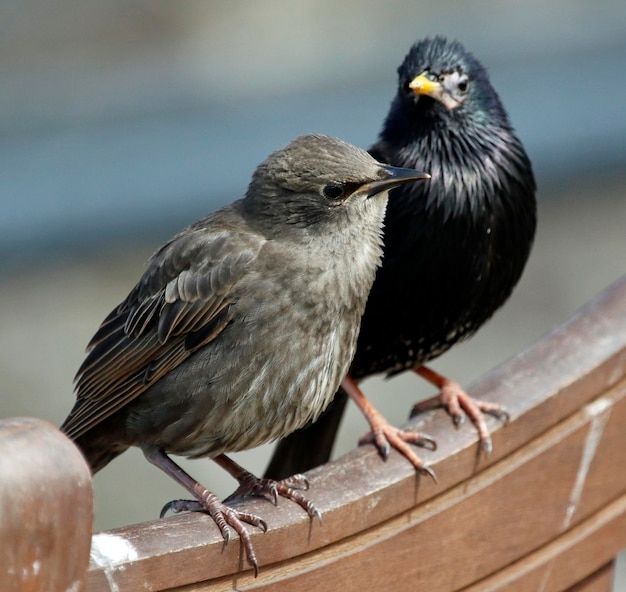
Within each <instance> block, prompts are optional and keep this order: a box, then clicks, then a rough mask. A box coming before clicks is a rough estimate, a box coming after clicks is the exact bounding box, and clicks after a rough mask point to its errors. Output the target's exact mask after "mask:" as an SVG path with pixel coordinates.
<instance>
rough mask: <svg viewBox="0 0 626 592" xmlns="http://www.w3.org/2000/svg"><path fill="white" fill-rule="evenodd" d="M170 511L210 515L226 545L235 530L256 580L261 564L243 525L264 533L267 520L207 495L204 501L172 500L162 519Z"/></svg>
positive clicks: (166, 505) (164, 509) (165, 506)
mask: <svg viewBox="0 0 626 592" xmlns="http://www.w3.org/2000/svg"><path fill="white" fill-rule="evenodd" d="M207 493H208V492H207ZM168 511H171V512H172V513H174V514H177V513H179V512H204V513H206V514H209V515H210V516H211V518H213V521H214V522H215V524H217V527H218V528H219V530H220V533H221V534H222V537H223V539H224V544H225V545H228V543H229V542H230V540H231V537H232V531H233V530H234V531H235V532H236V533H237V534H238V535H239V538H240V539H241V544H242V545H243V547H244V549H245V552H246V558H247V560H248V563H249V564H250V565H251V566H252V569H253V570H254V577H255V578H256V577H257V576H258V574H259V564H258V562H257V558H256V553H255V552H254V547H253V546H252V541H251V539H250V534H249V533H248V531H247V530H246V528H245V526H244V524H243V523H244V522H245V523H247V524H250V525H251V526H254V527H256V528H259V529H260V530H262V531H263V532H267V522H265V520H263V519H262V518H260V517H259V516H256V515H255V514H250V513H248V512H240V511H238V510H235V509H233V508H229V507H228V506H226V505H225V503H224V502H221V501H220V500H219V499H218V498H217V497H215V496H214V495H213V494H210V495H207V498H206V499H203V500H202V501H200V500H184V499H179V500H172V501H170V502H168V503H167V504H165V505H164V506H163V508H162V510H161V514H160V517H161V518H163V516H165V514H166V513H167V512H168Z"/></svg>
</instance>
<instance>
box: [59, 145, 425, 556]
mask: <svg viewBox="0 0 626 592" xmlns="http://www.w3.org/2000/svg"><path fill="white" fill-rule="evenodd" d="M426 177H427V176H426V175H424V174H422V173H417V171H406V170H402V169H393V168H392V167H387V166H383V165H382V164H380V163H378V162H376V161H375V160H374V159H373V158H372V157H371V156H370V155H369V154H368V153H367V152H365V151H363V150H360V149H358V148H356V147H354V146H351V145H350V144H347V143H345V142H342V141H340V140H337V139H335V138H329V137H327V136H319V135H309V136H301V137H300V138H298V139H296V140H294V141H293V142H292V143H291V144H289V145H288V146H287V147H286V148H284V149H283V150H279V151H277V152H275V153H273V154H272V155H270V156H269V157H268V159H267V160H266V161H265V162H263V163H262V164H261V165H259V167H258V168H257V170H256V172H255V174H254V176H253V179H252V182H251V183H250V186H249V188H248V191H247V193H246V196H245V197H244V198H243V199H242V200H239V201H237V202H234V203H233V204H231V205H229V206H226V207H225V208H223V209H221V210H219V211H217V212H215V213H213V214H211V215H210V216H208V217H206V218H204V219H203V220H200V221H199V222H196V223H195V224H193V225H192V226H190V227H189V228H187V229H185V230H183V231H182V232H180V233H179V234H178V235H176V236H175V237H174V238H173V239H171V240H170V241H169V242H168V243H166V244H165V245H164V246H163V247H161V248H160V249H159V250H158V251H157V252H156V253H155V254H154V255H153V256H152V258H151V259H150V261H149V262H148V266H147V269H146V271H145V273H144V274H143V276H142V278H141V279H140V280H139V282H138V283H137V285H136V286H135V287H134V288H133V289H132V290H131V292H130V294H129V295H128V297H127V298H126V299H125V300H124V301H123V302H122V303H121V304H120V305H119V306H117V307H116V308H115V309H114V310H113V311H112V312H111V314H110V315H109V316H108V317H107V318H106V319H105V321H104V322H103V323H102V325H101V327H100V329H99V330H98V331H97V333H96V334H95V336H94V337H93V339H92V340H91V342H90V344H89V348H88V355H87V357H86V359H85V361H84V363H83V364H82V366H81V367H80V369H79V370H78V373H77V376H76V395H77V400H76V403H75V405H74V408H73V409H72V411H71V412H70V414H69V416H68V418H67V419H66V420H65V422H64V423H63V425H62V426H61V429H62V430H63V431H64V432H65V433H66V434H67V435H68V436H69V437H71V438H72V439H74V440H75V441H76V443H77V444H78V446H79V447H80V448H81V450H82V451H83V453H84V454H85V457H86V459H87V461H88V462H89V464H90V466H91V468H92V471H93V472H96V471H98V470H100V469H101V468H103V467H104V466H105V465H106V464H107V463H108V462H109V461H111V460H112V459H113V458H115V456H117V455H118V454H121V453H122V452H123V451H124V450H126V449H127V448H128V447H129V446H138V447H140V448H141V449H142V451H143V452H144V454H145V455H146V457H147V458H148V460H150V462H153V463H154V464H155V465H157V466H159V467H160V468H161V469H163V470H164V471H165V472H166V473H168V474H169V475H170V476H172V477H173V478H174V479H176V480H177V481H178V482H179V483H180V484H181V485H183V486H185V487H186V488H187V489H188V490H189V491H190V492H191V493H192V494H193V495H194V496H196V498H197V500H198V502H199V503H198V502H193V504H195V505H193V506H189V505H188V504H187V505H186V506H185V507H187V508H189V507H193V509H197V508H196V506H198V505H199V506H200V509H202V510H206V511H208V512H209V513H210V514H211V515H212V516H213V517H214V518H215V521H216V522H217V524H218V526H220V529H221V530H222V532H223V533H224V535H225V536H227V529H228V527H227V526H226V524H227V523H228V524H230V525H231V526H233V527H234V528H235V529H236V530H237V532H238V533H239V534H240V535H241V537H242V539H244V543H245V545H246V549H247V553H248V559H249V561H250V563H252V564H253V565H254V566H255V568H256V559H255V558H254V553H253V550H252V546H251V543H250V542H249V539H247V538H246V537H247V534H246V532H245V530H244V529H243V527H242V525H241V522H240V521H241V520H243V521H247V522H249V523H251V524H254V525H256V526H262V525H263V523H262V521H261V520H260V519H259V518H257V517H254V516H252V517H251V516H250V515H247V514H241V513H238V512H236V511H235V510H232V509H230V508H227V507H226V506H224V504H222V503H221V502H219V500H217V499H216V498H215V496H213V494H211V493H210V492H208V491H207V490H206V489H204V488H202V487H201V486H200V485H199V484H198V483H197V482H195V481H194V480H193V479H192V478H191V477H189V476H188V475H186V474H185V473H184V472H183V471H182V469H180V467H178V466H177V465H175V464H174V463H173V462H172V461H171V460H170V459H169V458H168V457H167V455H168V454H178V455H183V456H188V457H199V456H207V457H210V458H216V457H220V455H223V453H225V452H229V451H238V450H243V449H246V448H251V447H253V446H257V445H259V444H262V443H264V442H268V441H271V440H274V439H277V438H279V437H281V436H284V435H286V434H288V433H289V432H290V431H292V430H295V429H296V428H298V427H300V426H302V425H304V424H305V423H306V422H307V421H308V420H310V419H315V418H316V417H317V416H318V415H319V413H320V412H321V411H322V410H323V409H324V408H325V407H326V405H327V404H328V403H329V401H330V400H331V398H332V396H333V395H334V393H335V391H336V390H337V388H338V386H339V383H340V381H341V380H342V378H343V377H344V375H345V374H346V372H347V371H348V368H349V364H350V361H351V359H352V357H353V354H354V351H355V348H356V339H357V334H358V330H359V323H360V319H361V315H362V314H363V310H364V308H365V302H366V299H367V295H368V292H369V290H370V287H371V285H372V282H373V281H374V276H375V272H376V268H377V267H378V265H379V263H380V259H381V255H382V248H381V247H382V242H381V234H382V232H381V227H382V221H383V217H384V212H385V206H386V202H387V197H386V195H387V191H388V189H389V188H391V187H393V186H396V185H399V184H400V183H403V182H407V181H408V180H415V179H418V178H426ZM218 460H219V459H218ZM220 464H221V466H224V467H225V468H227V470H231V471H233V473H232V474H233V475H234V476H236V477H237V478H240V479H241V482H242V485H243V483H244V482H245V483H249V482H250V479H249V477H248V476H245V477H244V476H243V469H241V467H236V466H235V467H233V466H232V465H233V463H232V462H231V461H230V460H229V459H223V458H222V459H221V461H220ZM228 467H230V468H228ZM263 487H265V489H267V484H263ZM270 492H273V494H274V495H275V493H276V484H274V485H270ZM278 493H280V494H281V495H285V497H290V498H291V499H293V500H294V501H298V503H300V504H301V505H302V506H303V507H304V508H305V509H307V511H309V513H310V514H311V515H313V514H315V512H316V510H314V508H313V506H312V505H311V504H309V503H308V502H307V501H306V500H304V499H303V498H302V497H301V494H293V492H292V491H291V490H289V487H283V489H282V490H281V489H278ZM298 495H300V497H298Z"/></svg>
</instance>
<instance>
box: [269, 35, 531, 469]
mask: <svg viewBox="0 0 626 592" xmlns="http://www.w3.org/2000/svg"><path fill="white" fill-rule="evenodd" d="M370 153H371V154H372V155H373V156H374V157H375V158H377V159H379V160H383V161H385V162H389V163H390V164H392V165H395V166H400V167H414V168H418V169H421V168H423V169H425V170H427V171H428V172H429V173H430V174H431V175H432V179H431V180H430V182H429V183H425V184H414V185H411V186H406V187H401V188H398V189H397V190H395V191H393V192H392V196H391V199H390V202H389V208H388V209H387V214H386V218H385V239H384V240H385V256H384V259H383V266H382V267H381V268H380V269H379V271H378V272H377V276H376V281H375V282H374V286H373V288H372V291H371V293H370V297H369V300H368V302H367V307H366V309H365V314H364V317H363V319H362V323H361V333H360V335H359V340H358V345H357V353H356V355H355V358H354V360H353V362H352V366H351V369H350V377H351V379H347V380H346V382H345V383H344V386H345V389H344V391H345V392H347V393H348V394H349V396H350V397H351V398H352V399H353V400H354V401H355V402H356V403H357V404H358V405H359V407H360V408H361V410H362V411H363V413H364V414H365V416H366V418H367V419H368V421H369V423H370V426H371V428H372V433H371V435H370V436H368V438H366V440H369V441H371V440H373V441H374V442H375V443H376V444H377V446H378V449H379V451H380V452H381V453H382V454H383V456H386V454H388V452H389V449H390V447H394V448H396V449H397V450H399V451H400V452H401V453H402V454H404V455H405V456H406V457H407V458H408V459H409V460H410V461H411V462H412V463H413V465H414V466H415V467H416V468H418V469H423V468H424V466H423V464H422V461H421V459H420V458H419V457H418V456H417V455H416V454H415V452H414V451H413V449H412V447H411V446H409V445H408V444H410V443H424V438H423V436H422V437H420V435H419V434H417V433H415V432H409V431H404V430H401V429H397V428H395V427H394V426H391V425H390V424H388V423H387V422H386V421H385V420H384V418H383V417H382V416H381V415H380V414H379V413H378V412H377V411H376V410H375V409H374V408H373V407H372V406H371V404H370V403H369V401H367V399H365V397H364V396H363V394H362V393H361V392H360V390H359V388H358V385H357V382H356V381H357V380H360V379H362V378H365V377H367V376H371V375H373V374H377V373H381V372H384V373H386V374H387V375H388V376H390V375H394V374H397V373H399V372H403V371H406V370H412V371H413V372H415V373H416V374H418V375H419V376H421V377H422V378H425V379H426V380H427V381H429V382H431V383H432V384H433V385H435V386H436V387H437V388H438V389H439V390H440V392H439V395H437V396H436V397H434V398H432V399H430V400H428V401H426V402H422V403H419V404H418V405H416V406H415V407H414V410H413V412H414V413H416V412H419V411H422V410H424V409H428V408H432V407H434V406H440V405H443V406H444V407H445V408H446V409H447V411H448V413H449V414H450V415H451V416H452V418H453V420H454V423H455V424H456V425H459V424H460V423H461V422H462V421H463V419H464V417H465V416H466V415H467V416H468V417H469V418H470V420H471V421H472V422H473V423H474V424H475V425H476V428H477V429H478V433H479V437H480V441H481V445H482V449H483V450H486V451H489V450H491V438H490V434H489V430H488V429H487V424H486V422H485V418H484V414H485V413H489V414H493V415H496V416H497V417H500V418H502V419H506V413H505V412H504V410H502V409H500V407H499V406H498V405H496V404H494V403H490V402H486V401H478V400H475V399H472V398H471V397H469V396H468V395H467V393H465V391H464V390H463V389H462V388H461V387H460V385H459V384H458V383H456V382H454V381H453V380H450V379H449V378H447V377H445V376H442V375H440V374H438V373H437V372H435V371H434V370H433V369H432V368H430V367H427V366H425V365H424V364H426V363H427V362H429V361H430V360H433V359H435V358H437V357H438V356H440V355H441V354H442V353H444V352H445V351H447V350H448V349H449V348H450V347H452V346H453V345H454V344H456V343H458V342H460V341H463V340H465V339H467V338H469V337H470V336H472V335H473V334H474V333H475V332H476V331H477V330H478V329H479V328H480V327H481V326H482V325H483V324H484V323H485V322H486V321H487V320H488V319H489V318H490V317H491V316H492V315H493V313H494V312H495V311H496V310H497V309H498V308H500V307H501V306H502V305H503V304H504V303H505V302H506V301H507V299H508V298H509V296H510V295H511V292H512V291H513V288H514V287H515V285H516V284H517V282H518V281H519V279H520V277H521V275H522V272H523V270H524V267H525V265H526V261H527V260H528V257H529V254H530V249H531V246H532V243H533V238H534V236H535V227H536V202H535V179H534V176H533V171H532V166H531V163H530V160H529V158H528V156H527V154H526V151H525V150H524V146H523V145H522V142H521V141H520V140H519V138H518V137H517V135H516V134H515V132H514V130H513V127H512V125H511V122H510V121H509V117H508V115H507V113H506V111H505V109H504V107H503V105H502V102H501V100H500V98H499V97H498V94H497V92H496V91H495V89H494V88H493V86H492V84H491V82H490V80H489V76H488V74H487V71H486V69H485V68H484V66H483V65H482V64H481V63H480V62H479V61H478V60H477V59H476V58H475V57H474V56H473V55H472V54H471V53H470V52H468V51H467V50H466V49H465V48H464V47H463V45H461V44H460V43H459V42H457V41H449V40H447V39H445V38H443V37H434V38H430V39H424V40H421V41H419V42H417V43H415V45H413V47H411V49H410V50H409V52H408V54H407V55H406V57H405V59H404V61H403V62H402V64H401V65H400V67H399V68H398V87H397V92H396V95H395V97H394V99H393V101H392V103H391V108H390V110H389V114H388V115H387V117H386V119H385V122H384V124H383V127H382V130H381V133H380V136H379V138H378V141H377V142H376V143H375V144H374V145H373V146H372V148H371V149H370ZM344 391H340V392H339V393H338V395H337V397H335V399H334V401H333V403H332V405H331V406H330V407H329V408H328V410H327V411H326V413H325V414H324V415H323V416H322V417H321V418H320V420H319V421H318V422H317V423H316V424H313V425H311V426H309V427H307V428H305V429H304V430H302V431H299V432H296V433H293V434H291V435H290V436H289V438H288V439H286V440H284V441H281V442H280V444H279V446H278V447H277V450H276V452H275V454H274V456H273V458H272V462H271V463H270V466H269V467H268V469H267V472H266V474H267V475H270V476H272V477H279V476H281V475H290V474H292V473H293V472H300V471H305V470H308V469H309V468H311V467H314V466H317V465H318V464H321V463H322V462H325V461H326V460H327V459H328V457H329V456H330V452H331V449H332V444H333V441H334V435H335V432H336V430H337V428H338V425H339V422H340V419H341V414H342V412H343V408H344V406H345V403H346V400H347V399H346V395H345V394H344Z"/></svg>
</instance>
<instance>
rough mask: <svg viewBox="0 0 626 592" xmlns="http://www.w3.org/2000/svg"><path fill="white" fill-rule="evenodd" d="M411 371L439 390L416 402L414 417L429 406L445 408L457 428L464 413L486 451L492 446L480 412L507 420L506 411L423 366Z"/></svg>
mask: <svg viewBox="0 0 626 592" xmlns="http://www.w3.org/2000/svg"><path fill="white" fill-rule="evenodd" d="M413 372H415V373H416V374H417V375H418V376H421V377H422V378H424V379H425V380H427V381H428V382H430V383H431V384H433V385H434V386H436V387H437V388H438V389H439V394H438V395H436V396H435V397H432V398H430V399H426V400H425V401H421V402H419V403H417V404H415V405H414V406H413V409H412V410H411V417H415V416H416V415H417V414H418V413H422V412H424V411H428V410H430V409H435V408H437V407H444V408H445V410H446V411H447V412H448V415H450V417H451V418H452V421H453V422H454V425H455V426H457V427H458V426H460V425H461V424H462V423H463V422H464V421H465V415H467V416H468V417H469V418H470V420H471V422H472V423H473V424H474V425H475V426H476V429H477V430H478V436H479V438H480V445H481V448H482V449H483V450H484V451H485V452H486V453H487V454H489V453H490V452H491V450H492V448H493V445H492V443H491V435H490V433H489V429H488V428H487V424H486V422H485V417H484V415H483V414H484V413H489V414H490V415H493V416H494V417H496V418H498V419H500V420H502V421H504V422H505V423H506V422H507V421H508V420H509V414H508V413H507V412H506V410H505V409H504V408H503V407H501V406H500V405H498V404H497V403H490V402H488V401H481V400H480V399H474V398H472V397H470V396H469V395H468V394H467V393H466V392H465V391H464V390H463V388H462V387H461V385H460V384H459V383H457V382H454V381H453V380H450V379H449V378H446V377H445V376H443V375H441V374H438V373H437V372H435V371H434V370H431V369H430V368H427V367H426V366H416V367H415V368H413ZM463 412H465V413H463Z"/></svg>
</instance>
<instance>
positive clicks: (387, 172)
mask: <svg viewBox="0 0 626 592" xmlns="http://www.w3.org/2000/svg"><path fill="white" fill-rule="evenodd" d="M427 178H428V175H427V174H426V173H423V172H419V171H415V170H412V169H402V168H397V167H391V166H387V165H385V164H381V163H380V162H378V161H376V160H375V159H374V158H372V157H371V156H370V155H369V154H368V153H367V152H366V151H364V150H361V149H360V148H357V147H356V146H353V145H352V144H348V143H347V142H344V141H342V140H338V139H337V138H333V137H330V136H324V135H319V134H309V135H305V136H300V137H298V138H296V139H295V140H294V141H292V142H291V143H290V144H288V145H287V146H286V147H285V148H283V149H281V150H277V151H276V152H274V153H272V154H271V155H270V156H269V157H268V158H267V159H266V160H265V161H264V162H263V163H261V164H260V165H259V167H258V168H257V170H256V171H255V173H254V175H253V177H252V182H251V183H250V186H249V188H248V192H247V194H246V198H245V200H244V206H245V207H246V208H247V209H249V211H253V212H254V213H255V217H256V218H257V219H259V220H264V221H265V225H266V226H268V227H269V226H271V228H272V229H275V231H276V232H280V231H281V228H282V229H285V230H286V229H289V228H290V227H294V226H295V227H300V228H302V227H305V228H314V227H316V226H319V225H323V224H325V223H335V224H340V225H342V224H346V223H348V224H349V223H351V222H352V221H356V222H355V223H356V224H360V223H369V222H366V219H368V220H369V219H371V220H374V219H378V222H377V223H378V224H380V223H382V217H383V215H384V209H385V204H386V195H387V192H388V191H389V190H390V189H392V188H393V187H396V186H398V185H401V184H403V183H407V182H410V181H415V180H419V179H427ZM375 197H377V199H372V198H375ZM359 219H362V220H359ZM357 220H358V221H357ZM355 230H359V229H355Z"/></svg>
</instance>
